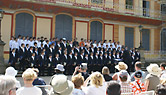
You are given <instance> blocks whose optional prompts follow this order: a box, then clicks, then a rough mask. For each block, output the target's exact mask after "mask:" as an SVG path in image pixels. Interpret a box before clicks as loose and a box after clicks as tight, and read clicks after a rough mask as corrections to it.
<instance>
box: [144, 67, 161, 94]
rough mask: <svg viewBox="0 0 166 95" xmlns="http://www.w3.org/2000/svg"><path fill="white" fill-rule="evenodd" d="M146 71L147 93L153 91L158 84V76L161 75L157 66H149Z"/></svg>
mask: <svg viewBox="0 0 166 95" xmlns="http://www.w3.org/2000/svg"><path fill="white" fill-rule="evenodd" d="M146 69H147V71H148V72H149V74H148V75H147V76H146V78H145V79H146V80H145V89H146V90H147V91H150V90H155V88H156V86H157V85H159V84H160V78H159V77H158V76H159V75H160V74H161V69H160V68H159V66H158V65H157V64H150V65H149V66H148V67H147V68H146Z"/></svg>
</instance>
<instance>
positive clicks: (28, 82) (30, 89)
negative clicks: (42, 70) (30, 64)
mask: <svg viewBox="0 0 166 95" xmlns="http://www.w3.org/2000/svg"><path fill="white" fill-rule="evenodd" d="M22 78H23V81H24V87H21V88H19V89H18V90H17V92H16V93H17V95H42V91H41V89H40V88H38V87H35V86H33V85H32V83H33V81H34V79H36V78H37V75H36V73H35V72H34V71H33V70H32V69H31V68H28V69H27V70H25V71H24V72H23V74H22Z"/></svg>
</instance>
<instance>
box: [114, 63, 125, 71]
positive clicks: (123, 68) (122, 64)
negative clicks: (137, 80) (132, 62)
mask: <svg viewBox="0 0 166 95" xmlns="http://www.w3.org/2000/svg"><path fill="white" fill-rule="evenodd" d="M115 68H116V69H118V70H119V71H120V70H126V69H127V68H128V66H127V65H126V64H125V63H124V62H119V63H118V65H116V66H115Z"/></svg>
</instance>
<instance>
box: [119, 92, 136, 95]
mask: <svg viewBox="0 0 166 95" xmlns="http://www.w3.org/2000/svg"><path fill="white" fill-rule="evenodd" d="M121 95H134V93H133V92H129V93H121Z"/></svg>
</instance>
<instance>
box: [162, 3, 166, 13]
mask: <svg viewBox="0 0 166 95" xmlns="http://www.w3.org/2000/svg"><path fill="white" fill-rule="evenodd" d="M161 13H162V14H165V15H166V4H161Z"/></svg>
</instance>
